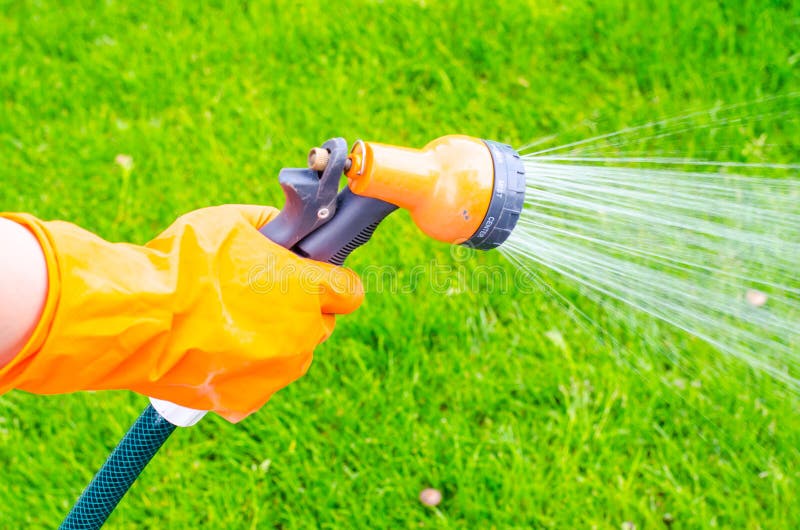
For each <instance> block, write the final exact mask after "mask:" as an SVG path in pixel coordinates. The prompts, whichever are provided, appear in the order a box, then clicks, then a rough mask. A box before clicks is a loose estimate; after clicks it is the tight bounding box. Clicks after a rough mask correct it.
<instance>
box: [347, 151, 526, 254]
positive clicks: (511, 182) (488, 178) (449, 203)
mask: <svg viewBox="0 0 800 530" xmlns="http://www.w3.org/2000/svg"><path fill="white" fill-rule="evenodd" d="M346 175H347V179H348V183H349V186H350V189H351V190H352V191H353V193H356V194H358V195H363V196H366V197H373V198H376V199H381V200H384V201H386V202H389V203H392V204H395V205H397V206H399V207H401V208H404V209H406V210H408V211H409V212H410V213H411V217H412V219H414V222H415V223H416V224H417V226H418V227H419V228H420V229H421V230H422V231H423V232H425V233H426V234H427V235H429V236H431V237H433V238H435V239H438V240H440V241H445V242H447V243H457V244H467V245H470V246H474V247H476V248H494V247H496V246H498V245H500V244H501V243H502V242H503V241H505V239H506V238H507V237H508V234H510V233H511V231H512V230H513V228H514V226H515V225H516V221H517V219H518V218H519V214H520V212H521V210H522V204H523V201H524V193H525V170H524V166H523V165H522V162H521V161H520V158H519V154H517V152H516V151H514V150H513V149H512V148H511V147H509V146H506V145H503V144H498V143H496V142H491V141H488V140H480V139H477V138H472V137H470V136H461V135H451V136H443V137H441V138H438V139H436V140H434V141H432V142H430V143H429V144H428V145H426V146H425V147H423V148H422V149H410V148H406V147H396V146H391V145H385V144H379V143H373V142H363V141H358V142H356V144H355V146H354V147H353V150H352V151H351V153H350V164H349V168H348V169H347V172H346Z"/></svg>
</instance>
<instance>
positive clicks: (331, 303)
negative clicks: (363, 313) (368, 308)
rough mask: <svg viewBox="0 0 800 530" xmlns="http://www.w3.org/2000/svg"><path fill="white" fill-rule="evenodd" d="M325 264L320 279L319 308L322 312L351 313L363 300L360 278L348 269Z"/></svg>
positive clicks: (362, 287)
mask: <svg viewBox="0 0 800 530" xmlns="http://www.w3.org/2000/svg"><path fill="white" fill-rule="evenodd" d="M324 265H326V270H325V274H324V275H323V276H322V279H321V281H320V284H319V286H320V308H321V309H322V312H323V313H328V314H336V315H344V314H347V313H352V312H353V311H355V310H356V309H358V307H359V306H360V305H361V302H362V301H363V300H364V285H363V284H362V283H361V278H359V277H358V275H357V274H356V273H355V272H353V271H352V270H350V269H346V268H344V267H336V266H333V265H328V264H324Z"/></svg>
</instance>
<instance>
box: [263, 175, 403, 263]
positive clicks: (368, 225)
mask: <svg viewBox="0 0 800 530" xmlns="http://www.w3.org/2000/svg"><path fill="white" fill-rule="evenodd" d="M396 209H397V206H395V205H394V204H391V203H388V202H385V201H382V200H380V199H372V198H370V197H363V196H361V195H356V194H355V193H353V192H352V191H350V188H345V189H344V190H343V191H341V192H339V195H338V196H337V197H336V215H335V216H334V217H333V218H332V219H331V220H330V221H328V222H327V223H325V224H324V225H322V226H321V227H319V228H317V229H316V230H315V231H314V232H312V233H311V234H309V235H308V236H306V237H305V238H304V239H302V240H301V241H300V242H299V243H297V244H296V245H295V246H294V247H292V250H293V251H294V252H296V253H297V254H299V255H300V256H303V257H306V258H311V259H315V260H317V261H326V262H328V263H332V264H334V265H342V264H343V263H344V260H346V259H347V256H349V255H350V253H351V252H353V251H354V250H355V249H357V248H358V247H360V246H361V245H363V244H364V243H366V242H367V241H369V240H370V238H371V237H372V233H373V232H374V231H375V228H377V226H378V224H379V223H380V222H381V221H383V220H384V219H385V218H386V216H387V215H389V214H390V213H392V212H393V211H395V210H396ZM267 226H269V225H267Z"/></svg>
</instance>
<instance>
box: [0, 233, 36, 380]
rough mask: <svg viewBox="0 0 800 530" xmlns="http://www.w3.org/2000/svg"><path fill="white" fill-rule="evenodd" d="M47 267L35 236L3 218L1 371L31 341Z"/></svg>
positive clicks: (0, 247) (0, 235) (0, 236)
mask: <svg viewBox="0 0 800 530" xmlns="http://www.w3.org/2000/svg"><path fill="white" fill-rule="evenodd" d="M47 283H48V282H47V264H46V262H45V258H44V252H43V251H42V247H41V246H40V245H39V241H38V240H37V239H36V236H34V235H33V233H31V232H30V231H29V230H28V229H27V228H25V227H24V226H22V225H21V224H19V223H15V222H14V221H10V220H8V219H3V218H0V368H2V367H3V366H5V365H6V364H8V362H9V361H11V360H12V359H13V358H14V356H15V355H16V354H17V353H19V351H20V350H22V347H23V346H24V345H25V343H26V342H27V341H28V339H30V337H31V335H32V334H33V331H34V329H35V328H36V324H38V323H39V318H40V317H41V314H42V310H43V309H44V305H45V300H46V298H47Z"/></svg>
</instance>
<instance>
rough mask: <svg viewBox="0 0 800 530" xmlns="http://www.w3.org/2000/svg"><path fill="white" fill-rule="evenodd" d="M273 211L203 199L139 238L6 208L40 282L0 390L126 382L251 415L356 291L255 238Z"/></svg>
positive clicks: (350, 306)
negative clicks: (116, 239) (34, 310)
mask: <svg viewBox="0 0 800 530" xmlns="http://www.w3.org/2000/svg"><path fill="white" fill-rule="evenodd" d="M276 214H277V211H276V210H275V209H274V208H270V207H259V206H238V205H228V206H217V207H212V208H205V209H202V210H197V211H194V212H191V213H189V214H186V215H184V216H182V217H180V218H179V219H178V220H177V221H176V222H175V223H174V224H173V225H172V226H170V227H169V228H168V229H167V230H166V231H165V232H164V233H162V234H161V235H159V236H158V237H156V238H155V239H154V240H152V241H151V242H149V243H148V244H147V245H145V246H137V245H129V244H125V243H109V242H107V241H104V240H103V239H101V238H99V237H97V236H96V235H94V234H92V233H90V232H87V231H86V230H83V229H81V228H79V227H77V226H75V225H73V224H70V223H65V222H62V221H51V222H43V221H40V220H38V219H36V218H35V217H33V216H30V215H27V214H2V215H3V216H4V217H6V218H8V219H11V220H13V221H16V222H18V223H20V224H22V225H24V226H26V227H28V229H29V230H31V231H32V232H33V233H34V234H35V235H36V236H37V238H38V240H39V242H40V244H41V246H42V249H43V250H44V253H45V257H46V260H47V264H48V278H49V291H48V297H47V302H46V305H45V309H44V312H43V315H42V318H41V320H40V322H39V325H38V326H37V328H36V330H35V331H34V333H33V336H32V337H31V339H30V340H29V341H28V343H27V344H26V346H25V347H24V348H23V350H22V351H21V352H20V353H19V354H18V355H17V356H16V357H15V358H14V359H13V360H12V361H11V362H10V363H9V364H7V365H6V366H5V367H3V368H2V369H1V370H0V392H4V391H7V390H8V389H10V388H19V389H22V390H27V391H30V392H35V393H41V394H53V393H62V392H72V391H76V390H100V389H130V390H133V391H136V392H139V393H141V394H145V395H147V396H151V397H156V398H160V399H165V400H169V401H172V402H173V403H177V404H179V405H184V406H187V407H191V408H195V409H201V410H213V411H216V412H218V413H219V414H221V415H222V416H224V417H225V418H226V419H228V420H230V421H239V420H241V419H242V418H244V417H245V416H247V415H248V414H250V413H252V412H254V411H256V410H257V409H259V408H260V407H261V406H262V405H264V403H266V402H267V400H268V399H269V397H270V396H271V395H272V394H273V393H274V392H275V391H277V390H279V389H280V388H282V387H284V386H286V385H287V384H289V383H290V382H292V381H294V380H295V379H297V378H298V377H300V376H301V375H303V374H304V373H305V372H306V370H307V369H308V367H309V365H310V364H311V357H312V350H313V348H314V347H315V346H316V345H317V344H318V343H320V342H322V341H323V340H325V339H326V338H327V337H328V335H330V333H331V332H332V331H333V326H334V317H333V315H334V314H337V313H348V312H350V311H353V310H355V309H356V308H357V307H358V306H359V304H360V303H361V299H362V297H363V289H362V286H361V282H360V280H359V279H358V277H357V276H356V275H355V273H353V272H352V271H349V270H347V269H344V268H340V267H334V266H332V265H328V264H325V263H319V262H315V261H311V260H307V259H303V258H300V257H298V256H296V255H294V254H293V253H291V252H290V251H288V250H286V249H284V248H282V247H280V246H278V245H276V244H275V243H272V242H271V241H269V240H268V239H267V238H266V237H264V236H263V235H261V234H260V233H259V232H258V230H257V229H258V228H260V227H261V226H263V225H264V224H266V223H267V222H268V221H269V220H270V219H271V218H273V217H274V216H275V215H276Z"/></svg>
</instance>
